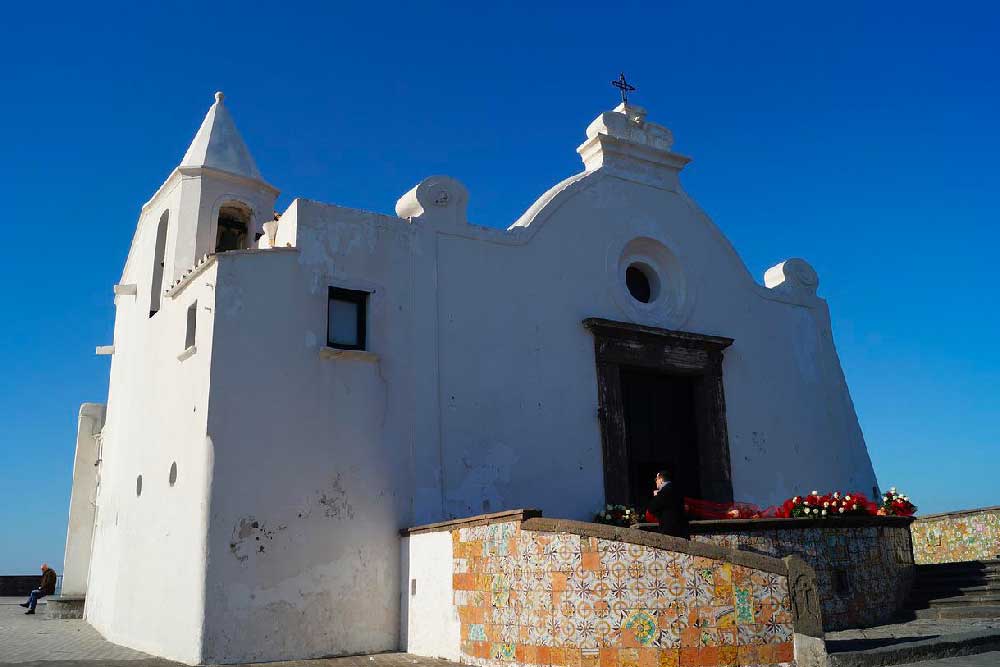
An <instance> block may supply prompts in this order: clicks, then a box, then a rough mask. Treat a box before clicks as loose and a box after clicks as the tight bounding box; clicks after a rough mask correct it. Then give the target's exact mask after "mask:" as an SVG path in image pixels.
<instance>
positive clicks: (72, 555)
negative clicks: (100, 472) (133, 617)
mask: <svg viewBox="0 0 1000 667" xmlns="http://www.w3.org/2000/svg"><path fill="white" fill-rule="evenodd" d="M104 414H105V406H104V404H102V403H84V404H83V405H81V406H80V416H79V419H78V420H77V429H76V454H75V456H74V458H73V488H72V492H71V494H70V500H69V521H68V522H67V526H66V552H65V556H64V558H63V580H62V591H61V594H62V595H63V596H76V595H86V593H87V577H88V575H89V572H90V551H91V546H92V542H93V537H94V514H95V512H96V509H97V466H98V457H99V456H100V453H99V444H100V433H101V429H102V428H103V427H104Z"/></svg>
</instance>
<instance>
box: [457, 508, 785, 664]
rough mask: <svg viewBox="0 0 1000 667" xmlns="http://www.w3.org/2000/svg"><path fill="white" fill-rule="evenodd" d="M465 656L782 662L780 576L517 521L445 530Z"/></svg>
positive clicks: (524, 660)
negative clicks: (542, 529)
mask: <svg viewBox="0 0 1000 667" xmlns="http://www.w3.org/2000/svg"><path fill="white" fill-rule="evenodd" d="M451 535H452V545H453V553H454V575H453V576H454V589H455V605H456V606H457V609H458V614H459V618H460V620H461V632H462V645H461V652H462V660H463V662H466V663H470V664H475V665H480V666H483V667H485V666H490V667H499V666H501V665H504V666H505V665H508V664H509V665H553V666H558V667H562V666H565V667H688V666H695V665H698V666H709V665H712V666H714V665H725V666H736V665H790V664H792V662H793V649H792V615H791V610H790V602H789V595H788V582H787V578H786V577H784V576H780V575H777V574H771V573H768V572H761V571H758V570H753V569H750V568H747V567H743V566H738V565H733V564H731V563H725V562H721V561H717V560H712V559H709V558H703V557H698V556H691V555H688V554H681V553H673V552H668V551H663V550H660V549H655V548H651V547H646V546H641V545H636V544H628V543H623V542H615V541H609V540H604V539H600V538H596V537H585V536H581V535H575V534H569V533H547V532H533V531H526V530H522V529H521V525H520V523H518V522H509V523H494V524H490V525H484V526H474V527H465V528H460V529H458V530H454V531H452V533H451Z"/></svg>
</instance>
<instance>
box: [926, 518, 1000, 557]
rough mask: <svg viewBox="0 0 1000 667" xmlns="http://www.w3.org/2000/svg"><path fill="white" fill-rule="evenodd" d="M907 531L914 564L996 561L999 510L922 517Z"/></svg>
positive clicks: (999, 539)
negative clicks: (911, 539)
mask: <svg viewBox="0 0 1000 667" xmlns="http://www.w3.org/2000/svg"><path fill="white" fill-rule="evenodd" d="M910 531H911V532H912V534H913V558H914V560H915V561H916V562H917V564H918V565H924V564H932V563H957V562H960V561H968V560H992V559H995V558H1000V507H984V508H982V509H975V510H964V511H961V512H947V513H944V514H930V515H928V516H922V517H920V518H919V519H917V520H916V521H914V522H913V525H911V526H910Z"/></svg>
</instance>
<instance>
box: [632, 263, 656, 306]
mask: <svg viewBox="0 0 1000 667" xmlns="http://www.w3.org/2000/svg"><path fill="white" fill-rule="evenodd" d="M625 287H627V288H628V293H629V294H631V295H632V298H633V299H635V300H636V301H638V302H640V303H649V302H650V301H652V300H653V286H652V284H651V283H650V281H649V276H648V275H646V272H645V271H643V270H642V268H641V267H640V266H639V265H638V264H633V265H632V266H630V267H628V268H627V269H625Z"/></svg>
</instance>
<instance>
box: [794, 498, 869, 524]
mask: <svg viewBox="0 0 1000 667" xmlns="http://www.w3.org/2000/svg"><path fill="white" fill-rule="evenodd" d="M875 511H876V507H875V504H874V503H873V502H871V501H870V500H868V499H867V498H866V497H865V495H864V494H863V493H843V494H842V493H840V491H834V492H833V493H827V494H825V495H820V494H819V492H818V491H813V492H812V493H809V494H807V495H805V496H795V497H794V498H789V499H788V500H786V501H785V502H783V503H782V504H781V506H780V507H779V509H778V512H777V515H778V516H779V517H781V518H786V519H799V518H805V519H826V518H829V517H838V516H872V515H874V514H875Z"/></svg>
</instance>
